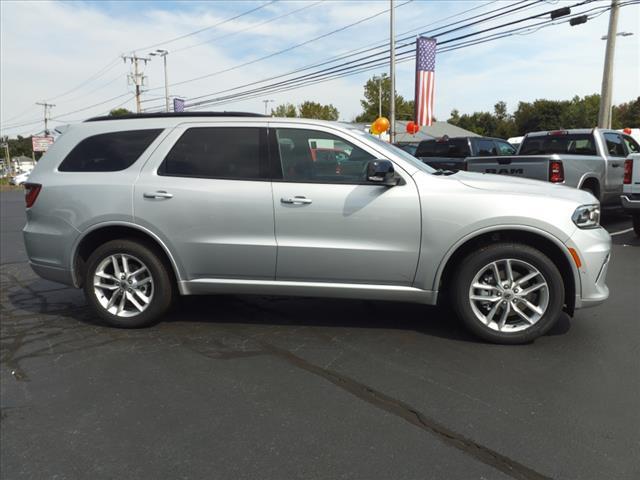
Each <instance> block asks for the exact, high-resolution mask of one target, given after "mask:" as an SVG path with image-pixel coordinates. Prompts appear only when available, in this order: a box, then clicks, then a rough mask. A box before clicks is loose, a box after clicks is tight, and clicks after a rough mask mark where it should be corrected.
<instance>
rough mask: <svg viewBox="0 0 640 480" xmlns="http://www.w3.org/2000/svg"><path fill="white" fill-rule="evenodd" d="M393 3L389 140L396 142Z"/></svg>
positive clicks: (390, 28)
mask: <svg viewBox="0 0 640 480" xmlns="http://www.w3.org/2000/svg"><path fill="white" fill-rule="evenodd" d="M390 3H391V10H390V12H391V15H390V25H389V36H390V39H389V45H390V47H389V48H390V52H389V54H390V55H389V59H390V65H389V73H390V75H389V76H390V77H391V95H390V98H391V105H390V106H389V123H390V127H391V128H390V130H391V131H390V132H389V140H390V141H391V143H395V141H396V36H395V33H394V25H393V23H394V22H393V0H390Z"/></svg>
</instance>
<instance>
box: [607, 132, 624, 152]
mask: <svg viewBox="0 0 640 480" xmlns="http://www.w3.org/2000/svg"><path fill="white" fill-rule="evenodd" d="M604 140H605V142H606V144H607V153H609V155H611V156H612V157H624V156H626V155H627V152H626V151H625V149H624V143H623V142H622V137H621V136H620V135H618V134H617V133H605V134H604Z"/></svg>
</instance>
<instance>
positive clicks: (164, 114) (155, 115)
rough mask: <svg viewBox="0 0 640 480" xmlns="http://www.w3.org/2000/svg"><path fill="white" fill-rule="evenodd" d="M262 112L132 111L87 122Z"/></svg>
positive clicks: (247, 114)
mask: <svg viewBox="0 0 640 480" xmlns="http://www.w3.org/2000/svg"><path fill="white" fill-rule="evenodd" d="M266 116H267V115H262V114H260V113H248V112H159V113H131V114H127V115H118V116H115V117H112V116H109V115H105V116H102V117H93V118H88V119H87V120H85V122H101V121H103V120H130V119H132V118H174V117H266Z"/></svg>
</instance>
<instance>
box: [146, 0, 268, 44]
mask: <svg viewBox="0 0 640 480" xmlns="http://www.w3.org/2000/svg"><path fill="white" fill-rule="evenodd" d="M277 1H278V0H271V1H270V2H267V3H264V4H262V5H260V6H258V7H255V8H252V9H251V10H247V11H246V12H242V13H240V14H238V15H235V16H233V17H231V18H227V19H225V20H222V21H221V22H218V23H216V24H214V25H210V26H208V27H204V28H200V29H198V30H194V31H193V32H189V33H186V34H184V35H180V36H177V37H175V38H172V39H170V40H165V41H163V42H158V43H154V44H153V45H148V46H146V47H142V48H138V49H136V50H135V51H139V50H149V49H150V48H156V47H159V46H161V45H166V44H168V43H173V42H177V41H178V40H182V39H183V38H188V37H192V36H194V35H197V34H199V33H202V32H204V31H206V30H211V29H212V28H216V27H219V26H221V25H224V24H225V23H229V22H231V21H233V20H236V19H238V18H240V17H244V16H245V15H249V14H250V13H253V12H257V11H258V10H261V9H263V8H265V7H268V6H269V5H271V4H273V3H275V2H277Z"/></svg>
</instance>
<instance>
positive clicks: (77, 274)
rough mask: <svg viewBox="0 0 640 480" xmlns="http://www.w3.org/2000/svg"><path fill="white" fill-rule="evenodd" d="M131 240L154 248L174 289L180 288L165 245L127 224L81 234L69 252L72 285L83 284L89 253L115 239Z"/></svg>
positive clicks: (107, 225) (177, 271) (105, 225)
mask: <svg viewBox="0 0 640 480" xmlns="http://www.w3.org/2000/svg"><path fill="white" fill-rule="evenodd" d="M121 238H130V239H131V238H132V239H136V240H140V241H143V242H145V243H147V244H149V245H151V246H152V247H155V248H156V250H157V251H158V253H159V254H160V255H161V260H162V261H163V262H164V263H165V264H166V266H167V267H168V270H169V274H170V275H171V278H172V281H173V282H174V285H176V287H178V288H180V285H181V280H182V278H181V275H180V269H179V267H178V264H177V262H176V260H175V258H174V256H173V254H172V253H171V251H170V250H169V248H168V247H167V246H166V244H165V243H164V242H163V241H162V240H161V239H160V238H159V237H158V236H157V235H155V234H154V233H153V232H151V231H149V230H148V229H146V228H144V227H141V226H140V225H136V224H132V223H127V222H108V223H101V224H98V225H94V226H92V227H91V228H89V229H87V230H86V231H84V232H83V234H82V235H81V236H80V237H79V238H78V240H77V241H76V243H75V245H74V246H73V249H72V252H71V273H72V278H73V284H74V285H75V286H76V287H81V286H82V284H83V282H84V278H83V277H84V267H85V265H86V261H87V260H88V258H89V256H90V255H91V253H92V252H93V251H94V250H95V249H96V248H97V247H98V246H100V245H102V244H104V243H106V242H108V241H111V240H116V239H121Z"/></svg>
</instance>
